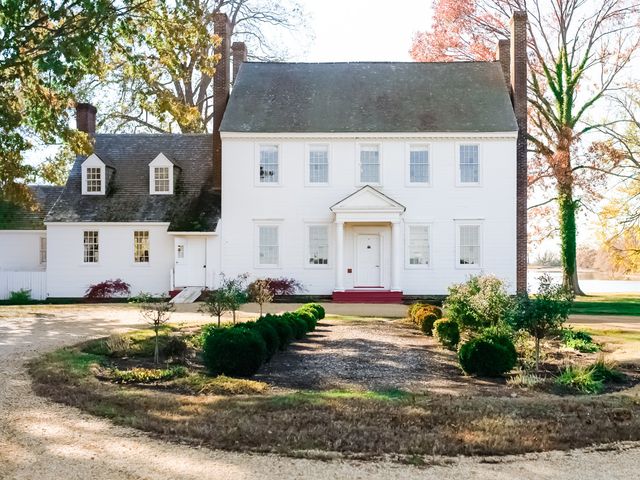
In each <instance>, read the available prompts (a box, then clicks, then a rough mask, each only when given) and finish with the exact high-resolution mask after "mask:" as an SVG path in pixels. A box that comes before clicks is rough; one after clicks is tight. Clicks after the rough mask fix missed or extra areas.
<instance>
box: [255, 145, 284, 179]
mask: <svg viewBox="0 0 640 480" xmlns="http://www.w3.org/2000/svg"><path fill="white" fill-rule="evenodd" d="M279 177H280V165H279V160H278V146H277V145H270V146H262V147H260V183H278V182H279V181H280V178H279Z"/></svg>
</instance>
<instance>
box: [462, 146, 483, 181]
mask: <svg viewBox="0 0 640 480" xmlns="http://www.w3.org/2000/svg"><path fill="white" fill-rule="evenodd" d="M459 148H460V150H459V168H460V177H459V180H460V183H462V184H472V183H480V157H479V147H478V145H460V146H459Z"/></svg>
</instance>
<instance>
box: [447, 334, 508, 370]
mask: <svg viewBox="0 0 640 480" xmlns="http://www.w3.org/2000/svg"><path fill="white" fill-rule="evenodd" d="M458 360H459V361H460V366H461V367H462V369H463V370H464V371H465V373H467V374H471V375H479V376H483V377H498V376H500V375H503V374H504V373H507V372H509V371H510V370H511V369H513V367H515V365H516V361H517V360H518V355H517V353H516V349H515V347H514V345H513V341H512V340H511V338H510V337H509V336H508V335H505V334H500V333H493V332H490V333H484V334H482V335H480V336H479V337H476V338H473V339H471V340H469V341H468V342H467V343H465V344H463V345H462V347H460V350H459V351H458Z"/></svg>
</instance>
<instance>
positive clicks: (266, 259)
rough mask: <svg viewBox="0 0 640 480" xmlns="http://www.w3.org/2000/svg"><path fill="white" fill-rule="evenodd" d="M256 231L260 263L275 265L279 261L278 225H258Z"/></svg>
mask: <svg viewBox="0 0 640 480" xmlns="http://www.w3.org/2000/svg"><path fill="white" fill-rule="evenodd" d="M258 232H259V233H258V235H259V239H258V242H259V247H258V250H259V251H258V256H259V263H260V265H277V264H278V263H279V246H278V227H277V226H269V227H259V229H258Z"/></svg>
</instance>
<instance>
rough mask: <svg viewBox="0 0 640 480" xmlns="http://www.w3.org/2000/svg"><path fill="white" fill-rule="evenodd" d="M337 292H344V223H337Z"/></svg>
mask: <svg viewBox="0 0 640 480" xmlns="http://www.w3.org/2000/svg"><path fill="white" fill-rule="evenodd" d="M335 290H337V291H339V292H342V291H344V222H336V284H335Z"/></svg>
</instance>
